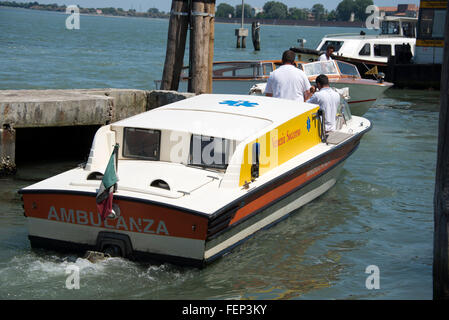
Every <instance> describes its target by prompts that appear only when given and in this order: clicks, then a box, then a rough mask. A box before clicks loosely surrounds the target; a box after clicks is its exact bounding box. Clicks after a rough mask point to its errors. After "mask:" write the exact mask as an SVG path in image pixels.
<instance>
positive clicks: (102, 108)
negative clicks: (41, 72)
mask: <svg viewBox="0 0 449 320" xmlns="http://www.w3.org/2000/svg"><path fill="white" fill-rule="evenodd" d="M193 95H194V94H193V93H178V92H175V91H163V90H153V91H146V90H136V89H74V90H0V175H4V174H14V173H15V172H16V169H17V168H16V130H18V129H24V128H50V127H51V128H58V127H79V126H85V127H87V126H101V125H105V124H108V123H111V122H115V121H118V120H121V119H124V118H127V117H130V116H133V115H135V114H139V113H142V112H145V111H148V110H151V109H154V108H158V107H160V106H163V105H165V104H168V103H172V102H175V101H179V100H182V99H186V98H189V97H191V96H193ZM91 142H92V141H90V142H89V143H91Z"/></svg>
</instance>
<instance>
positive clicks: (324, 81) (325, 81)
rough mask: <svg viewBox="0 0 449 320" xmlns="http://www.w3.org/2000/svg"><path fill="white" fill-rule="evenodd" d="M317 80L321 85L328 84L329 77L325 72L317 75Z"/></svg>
mask: <svg viewBox="0 0 449 320" xmlns="http://www.w3.org/2000/svg"><path fill="white" fill-rule="evenodd" d="M315 82H316V83H317V84H320V85H321V86H328V85H329V78H328V77H327V76H326V75H325V74H320V75H319V76H318V77H316V80H315Z"/></svg>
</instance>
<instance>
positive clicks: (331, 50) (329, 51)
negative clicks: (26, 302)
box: [318, 45, 335, 61]
mask: <svg viewBox="0 0 449 320" xmlns="http://www.w3.org/2000/svg"><path fill="white" fill-rule="evenodd" d="M334 50H335V48H334V46H332V45H331V46H327V48H326V52H325V53H323V54H322V55H321V56H320V58H319V59H318V61H331V60H333V59H332V58H331V55H332V53H334Z"/></svg>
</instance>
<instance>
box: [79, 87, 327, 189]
mask: <svg viewBox="0 0 449 320" xmlns="http://www.w3.org/2000/svg"><path fill="white" fill-rule="evenodd" d="M280 102H282V104H280ZM281 105H282V109H283V110H282V112H279V109H278V108H279V107H281ZM318 109H319V107H318V106H316V105H311V104H305V103H298V102H294V101H292V102H287V101H285V100H280V99H274V98H271V99H270V98H265V97H256V96H235V95H200V96H196V97H193V98H190V99H188V100H183V101H180V102H177V103H174V104H170V105H169V106H165V107H161V108H157V109H155V110H152V111H148V112H145V113H143V114H139V115H136V116H134V117H131V118H128V119H126V120H122V121H119V122H116V123H114V124H111V125H109V126H105V127H102V128H101V129H100V130H99V131H98V133H97V134H96V136H95V139H94V142H93V145H92V149H91V154H90V156H89V160H88V163H87V165H86V170H88V171H90V172H94V173H96V174H93V175H92V177H94V178H95V179H98V178H99V175H98V174H97V173H99V172H102V170H104V168H105V166H106V164H107V161H108V157H109V155H110V154H111V152H112V148H113V146H114V145H115V143H118V144H119V146H120V147H119V155H118V160H119V162H120V161H122V162H126V163H128V165H130V163H132V162H133V161H135V162H136V163H140V165H141V166H142V165H144V163H145V162H146V161H151V162H157V163H159V164H153V165H151V166H149V167H148V168H147V169H145V170H149V171H154V172H152V173H150V174H149V175H150V176H154V177H155V179H153V180H152V181H149V182H148V181H147V182H145V183H148V184H149V185H150V186H155V187H156V188H160V189H165V190H163V191H160V190H159V191H157V193H160V192H162V193H163V194H166V195H167V196H169V197H179V196H181V195H182V194H180V193H179V192H178V191H181V193H182V192H187V193H190V192H193V190H195V188H197V187H200V186H201V185H202V184H204V183H205V181H208V180H210V178H208V175H209V176H210V174H211V172H214V173H217V174H220V175H223V181H222V183H221V186H222V187H238V186H242V185H244V184H245V183H248V182H250V181H251V180H253V179H254V178H256V177H259V176H261V175H263V174H265V173H266V172H268V171H270V170H272V169H274V168H275V167H277V166H278V165H280V164H282V163H284V162H286V161H288V160H289V159H290V158H292V157H294V156H296V155H298V154H299V153H301V152H303V151H305V150H307V149H309V148H311V147H312V146H314V145H316V144H318V143H320V142H321V136H320V121H319V117H318V116H317V115H316V113H317V111H318ZM274 150H276V151H278V152H274ZM273 157H274V158H273ZM256 158H257V159H258V160H257V161H256ZM256 162H257V170H256V168H254V165H255V164H256ZM259 163H260V167H259ZM180 165H181V166H182V167H185V166H186V167H187V168H191V169H195V168H196V169H201V170H189V169H186V170H184V171H183V169H181V167H179V166H180ZM120 166H121V165H119V169H118V170H119V172H120ZM208 172H209V173H208ZM147 173H148V172H147ZM184 173H186V174H187V176H188V178H186V179H179V175H180V174H184ZM179 181H182V182H183V183H185V182H186V181H189V182H188V185H189V187H185V186H181V185H179V183H180V182H179ZM195 181H197V182H198V183H195ZM136 184H138V183H136ZM143 184H144V181H142V186H141V187H140V188H141V189H142V190H143V189H146V188H147V187H148V186H144V185H143ZM122 185H123V184H122ZM151 190H153V191H152V192H156V191H155V190H156V189H151Z"/></svg>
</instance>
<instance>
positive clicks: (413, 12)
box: [379, 4, 419, 18]
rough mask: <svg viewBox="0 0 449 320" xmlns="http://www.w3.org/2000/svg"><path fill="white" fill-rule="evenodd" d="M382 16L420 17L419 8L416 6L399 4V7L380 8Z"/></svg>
mask: <svg viewBox="0 0 449 320" xmlns="http://www.w3.org/2000/svg"><path fill="white" fill-rule="evenodd" d="M379 11H380V15H381V16H397V17H412V18H416V17H418V12H419V7H418V6H417V5H416V4H398V6H397V7H379Z"/></svg>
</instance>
